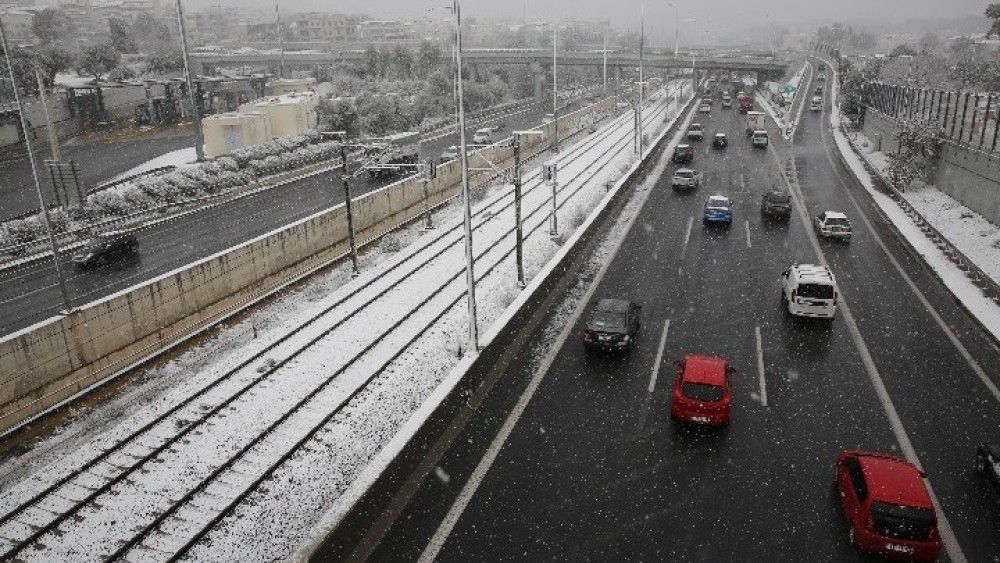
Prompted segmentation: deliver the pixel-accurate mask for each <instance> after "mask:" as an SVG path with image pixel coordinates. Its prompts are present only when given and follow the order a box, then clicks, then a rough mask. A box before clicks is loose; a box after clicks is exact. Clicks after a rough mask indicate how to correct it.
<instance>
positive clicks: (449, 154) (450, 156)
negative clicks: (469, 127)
mask: <svg viewBox="0 0 1000 563" xmlns="http://www.w3.org/2000/svg"><path fill="white" fill-rule="evenodd" d="M456 158H458V147H457V146H455V145H452V146H450V147H448V148H446V149H444V151H442V152H441V162H448V161H449V160H455V159H456Z"/></svg>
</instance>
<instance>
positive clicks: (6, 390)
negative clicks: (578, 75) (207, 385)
mask: <svg viewBox="0 0 1000 563" xmlns="http://www.w3.org/2000/svg"><path fill="white" fill-rule="evenodd" d="M614 111H615V110H614V100H613V99H610V98H609V99H605V100H602V101H600V102H598V103H596V104H593V105H590V106H587V107H585V108H582V109H580V110H577V111H575V112H573V113H570V114H567V115H566V116H564V117H561V118H560V125H559V133H560V135H559V136H560V137H561V138H566V137H569V136H571V135H573V134H575V133H577V132H579V131H580V130H583V129H585V128H588V127H590V125H591V124H593V123H595V122H597V121H599V120H600V119H603V118H605V117H608V116H610V115H612V114H613V113H614ZM539 129H540V130H541V131H542V132H543V135H537V136H531V137H527V138H526V139H525V143H524V145H523V147H522V150H523V152H524V154H526V155H530V154H532V153H533V152H535V151H537V150H539V149H541V148H544V147H545V146H547V145H548V144H549V143H550V142H551V137H552V134H553V124H552V123H548V124H546V125H544V126H542V127H539ZM476 155H477V156H474V157H473V158H471V159H470V161H469V162H470V167H476V168H488V167H486V166H485V165H484V159H485V160H488V161H490V162H491V163H492V166H494V167H496V168H501V169H502V168H506V167H508V166H510V165H511V164H512V158H513V149H512V148H511V147H509V146H507V145H506V144H503V145H496V146H493V147H488V148H486V149H483V150H482V151H477V153H476ZM495 174H496V173H495V172H493V171H492V170H491V171H486V172H480V173H478V174H476V175H475V177H474V179H476V180H483V179H487V178H489V177H493V176H495ZM460 180H461V170H460V166H459V163H458V162H457V161H455V162H451V163H448V164H446V165H444V166H441V167H439V168H438V175H437V178H435V179H434V180H433V181H431V182H430V183H429V184H428V192H429V194H430V195H429V201H430V203H431V205H438V204H441V203H443V202H445V201H447V200H448V199H450V198H451V197H453V196H454V195H455V194H456V193H457V192H458V190H459V183H460ZM423 209H424V200H423V186H422V184H421V181H420V180H419V179H417V178H410V179H407V180H403V181H400V182H397V183H395V184H392V185H389V186H385V187H383V188H381V189H379V190H376V191H373V192H370V193H368V194H365V195H363V196H361V197H358V198H356V199H355V200H354V204H353V211H354V224H355V229H356V231H357V238H358V242H359V243H361V244H365V243H367V242H370V241H373V240H376V239H377V238H379V237H380V236H381V235H382V234H384V233H385V232H387V231H390V230H392V229H395V228H398V227H400V226H401V225H404V224H406V223H407V222H409V221H411V220H413V219H414V218H416V217H418V216H419V215H420V214H421V213H422V211H423ZM345 214H346V211H345V207H344V206H343V205H338V206H336V207H333V208H330V209H328V210H325V211H322V212H320V213H317V214H315V215H313V216H311V217H307V218H305V219H302V220H300V221H297V222H295V223H293V224H290V225H288V226H286V227H283V228H281V229H279V230H276V231H274V232H272V233H269V234H266V235H264V236H261V237H258V238H256V239H253V240H250V241H247V242H245V243H243V244H241V245H239V246H236V247H233V248H231V249H229V250H226V251H224V252H221V253H219V254H216V255H215V256H210V257H208V258H205V259H202V260H200V261H198V262H195V263H193V264H190V265H188V266H185V267H183V268H180V269H178V270H175V271H173V272H169V273H167V274H164V275H162V276H160V277H158V278H156V279H153V280H150V281H148V282H146V283H143V284H142V285H138V286H135V287H132V288H129V289H127V290H124V291H122V292H120V293H117V294H115V295H111V296H108V297H106V298H103V299H101V300H98V301H96V302H93V303H90V304H87V305H85V306H83V307H81V308H79V309H77V310H75V311H73V312H72V313H70V314H68V315H65V316H61V317H56V318H53V319H50V320H48V321H45V322H42V323H39V324H37V325H34V326H32V327H28V328H26V329H24V330H21V331H19V332H17V333H14V334H11V335H8V336H6V337H4V338H3V339H0V432H4V431H7V430H9V429H11V428H14V427H16V426H18V425H20V424H21V423H23V422H24V421H26V420H29V419H30V418H32V417H34V416H36V415H38V414H39V413H42V412H44V411H46V410H47V409H50V408H52V407H53V406H56V405H58V404H60V403H61V402H63V401H65V400H67V399H70V398H72V397H73V396H75V395H77V394H79V393H82V392H86V391H87V390H89V389H91V388H93V386H95V385H97V384H100V383H102V382H104V381H106V380H108V379H109V378H111V377H113V376H115V375H117V374H119V373H122V372H124V371H127V370H128V369H130V368H132V367H134V366H136V365H137V364H140V363H142V362H144V361H147V360H148V359H150V358H152V357H154V356H156V355H157V354H159V353H161V352H162V351H164V350H166V349H168V348H169V347H171V346H173V345H176V344H177V343H179V342H181V341H183V340H185V339H187V338H190V337H191V336H193V335H195V334H197V333H198V332H200V331H201V330H204V329H205V328H206V327H209V326H212V325H213V324H215V323H217V322H219V321H221V320H223V319H225V318H227V317H229V316H230V315H232V314H234V313H236V312H238V311H240V310H242V309H244V308H246V307H247V306H248V305H250V304H252V303H255V302H256V301H259V300H260V299H263V298H265V297H267V296H268V295H270V294H272V293H273V292H274V291H276V290H278V289H280V288H282V287H285V286H287V285H288V284H289V283H293V282H294V281H297V280H299V279H301V278H302V277H304V276H306V275H309V274H310V273H311V272H313V271H315V270H316V269H317V268H320V267H323V266H325V265H327V264H329V263H331V262H333V261H335V260H338V259H341V258H343V257H344V256H345V255H346V253H347V252H348V237H347V222H346V217H345Z"/></svg>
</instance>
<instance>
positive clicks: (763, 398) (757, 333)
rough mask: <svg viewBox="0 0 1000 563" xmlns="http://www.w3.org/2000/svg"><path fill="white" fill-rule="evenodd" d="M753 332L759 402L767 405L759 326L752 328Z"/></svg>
mask: <svg viewBox="0 0 1000 563" xmlns="http://www.w3.org/2000/svg"><path fill="white" fill-rule="evenodd" d="M753 334H754V336H755V337H756V339H757V376H758V377H759V378H760V404H761V405H763V406H765V407H766V406H767V381H766V380H765V379H764V347H763V345H762V344H761V338H760V327H759V326H756V327H754V329H753Z"/></svg>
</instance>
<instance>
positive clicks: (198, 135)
mask: <svg viewBox="0 0 1000 563" xmlns="http://www.w3.org/2000/svg"><path fill="white" fill-rule="evenodd" d="M177 25H178V28H179V29H180V32H181V52H182V53H183V55H184V81H185V83H186V84H187V90H188V100H189V103H190V104H191V125H192V126H193V127H194V152H195V154H196V155H197V156H198V162H201V161H203V160H205V137H204V133H203V132H202V130H201V108H200V107H198V101H197V100H196V99H195V92H194V80H192V79H191V61H190V57H189V56H188V46H187V32H186V31H185V30H184V9H183V8H182V7H181V0H177Z"/></svg>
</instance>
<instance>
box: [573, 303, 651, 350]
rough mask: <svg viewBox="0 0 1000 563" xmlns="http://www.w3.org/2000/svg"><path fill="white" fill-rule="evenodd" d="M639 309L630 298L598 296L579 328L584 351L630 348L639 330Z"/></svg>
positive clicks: (640, 309)
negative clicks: (599, 298) (585, 322)
mask: <svg viewBox="0 0 1000 563" xmlns="http://www.w3.org/2000/svg"><path fill="white" fill-rule="evenodd" d="M641 311H642V307H640V306H639V305H636V304H635V303H632V302H631V301H626V300H624V299H601V300H600V301H599V302H598V303H597V306H596V307H594V310H593V312H591V314H590V320H589V321H587V328H585V329H584V331H583V345H584V347H585V348H586V350H587V352H588V353H589V352H593V351H595V350H608V351H611V350H621V351H624V352H628V351H629V350H631V349H632V346H633V345H634V344H635V337H636V335H637V334H638V333H639V327H640V324H641V323H640V321H639V313H640V312H641Z"/></svg>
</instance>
